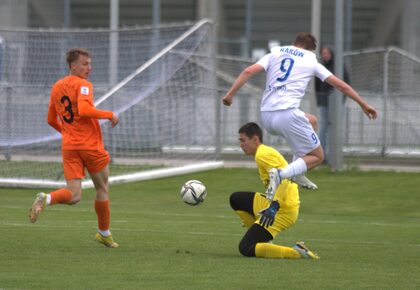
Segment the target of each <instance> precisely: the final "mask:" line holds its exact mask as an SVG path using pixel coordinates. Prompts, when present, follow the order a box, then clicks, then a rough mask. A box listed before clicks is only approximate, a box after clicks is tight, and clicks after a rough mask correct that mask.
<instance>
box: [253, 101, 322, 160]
mask: <svg viewBox="0 0 420 290" xmlns="http://www.w3.org/2000/svg"><path fill="white" fill-rule="evenodd" d="M261 122H262V126H263V127H264V129H266V130H267V131H268V132H269V133H270V134H272V135H279V136H283V137H284V138H285V139H286V141H287V143H288V144H289V146H290V148H291V149H292V153H293V155H295V156H297V157H303V156H305V155H307V154H308V153H309V152H311V151H313V150H314V149H316V148H317V147H319V146H320V142H319V139H318V136H317V135H316V133H315V131H314V129H313V128H312V125H311V123H310V122H309V120H308V118H306V116H305V113H304V112H302V111H301V110H299V109H297V108H294V109H288V110H280V111H263V112H261Z"/></svg>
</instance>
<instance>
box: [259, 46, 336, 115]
mask: <svg viewBox="0 0 420 290" xmlns="http://www.w3.org/2000/svg"><path fill="white" fill-rule="evenodd" d="M257 63H258V64H259V65H261V66H262V67H264V69H265V72H266V87H265V90H264V94H263V97H262V101H261V111H277V110H286V109H290V108H299V106H300V102H301V100H302V98H303V96H304V95H305V90H306V87H307V86H308V83H309V81H310V80H311V79H312V77H313V76H316V77H318V78H319V79H320V80H322V81H325V79H326V78H328V77H329V76H330V75H332V73H331V72H330V71H329V70H328V69H326V68H325V67H324V66H323V65H322V64H320V63H318V60H317V59H316V55H315V54H314V53H313V52H311V51H309V50H305V49H301V48H298V47H296V46H279V47H275V48H273V49H272V50H271V52H270V53H269V54H267V55H265V56H264V57H263V58H261V59H260V60H259V61H258V62H257Z"/></svg>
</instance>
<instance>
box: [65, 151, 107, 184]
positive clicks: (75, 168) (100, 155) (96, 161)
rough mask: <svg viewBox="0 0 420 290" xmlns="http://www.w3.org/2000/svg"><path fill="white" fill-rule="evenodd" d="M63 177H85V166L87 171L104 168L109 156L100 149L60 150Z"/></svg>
mask: <svg viewBox="0 0 420 290" xmlns="http://www.w3.org/2000/svg"><path fill="white" fill-rule="evenodd" d="M62 156H63V167H64V177H65V178H66V179H67V180H70V179H79V178H83V177H85V167H86V169H87V170H88V171H89V173H98V172H100V171H102V169H104V168H105V167H106V166H107V165H108V163H109V161H110V160H111V158H110V157H109V154H108V152H107V151H106V150H105V149H102V150H62Z"/></svg>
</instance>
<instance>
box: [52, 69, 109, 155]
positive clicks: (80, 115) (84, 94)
mask: <svg viewBox="0 0 420 290" xmlns="http://www.w3.org/2000/svg"><path fill="white" fill-rule="evenodd" d="M112 116H113V113H112V112H111V111H102V110H97V109H96V108H95V105H94V101H93V86H92V84H91V83H90V82H89V81H88V80H86V79H83V78H80V77H78V76H73V75H69V76H66V77H64V78H63V79H61V80H58V81H57V82H56V83H55V84H54V86H53V88H52V90H51V97H50V103H49V108H48V124H50V126H52V127H53V128H54V129H56V130H57V131H59V132H61V134H62V136H63V138H62V139H63V140H62V149H63V150H100V149H102V148H103V147H104V145H103V141H102V132H101V127H100V126H99V121H98V119H112Z"/></svg>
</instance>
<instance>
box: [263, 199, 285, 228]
mask: <svg viewBox="0 0 420 290" xmlns="http://www.w3.org/2000/svg"><path fill="white" fill-rule="evenodd" d="M279 209H280V204H279V202H278V201H272V202H271V204H270V206H269V207H267V208H266V209H263V210H262V211H260V225H262V226H263V227H265V228H268V227H269V226H271V225H272V224H273V223H274V219H275V217H276V214H277V212H278V211H279Z"/></svg>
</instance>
